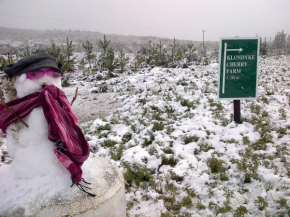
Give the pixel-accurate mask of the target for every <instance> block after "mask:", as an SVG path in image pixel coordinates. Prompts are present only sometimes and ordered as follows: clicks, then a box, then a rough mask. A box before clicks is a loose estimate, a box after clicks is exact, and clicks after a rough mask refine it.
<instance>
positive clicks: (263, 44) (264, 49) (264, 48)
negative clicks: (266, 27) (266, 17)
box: [260, 38, 269, 56]
mask: <svg viewBox="0 0 290 217" xmlns="http://www.w3.org/2000/svg"><path fill="white" fill-rule="evenodd" d="M268 46H269V43H268V42H267V39H266V38H265V40H264V41H263V40H262V38H260V55H263V56H265V55H267V54H268Z"/></svg>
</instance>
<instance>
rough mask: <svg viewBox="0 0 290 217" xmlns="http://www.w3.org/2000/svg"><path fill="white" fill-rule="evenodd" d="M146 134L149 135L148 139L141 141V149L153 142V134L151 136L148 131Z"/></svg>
mask: <svg viewBox="0 0 290 217" xmlns="http://www.w3.org/2000/svg"><path fill="white" fill-rule="evenodd" d="M148 134H149V139H148V138H147V137H146V138H145V139H144V140H143V143H142V147H143V148H144V147H148V146H149V145H151V144H152V142H154V140H155V137H154V134H153V133H152V132H151V131H149V132H148Z"/></svg>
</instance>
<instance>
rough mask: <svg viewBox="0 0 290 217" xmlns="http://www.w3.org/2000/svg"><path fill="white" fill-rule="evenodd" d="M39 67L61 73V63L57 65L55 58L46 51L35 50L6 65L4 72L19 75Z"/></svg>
mask: <svg viewBox="0 0 290 217" xmlns="http://www.w3.org/2000/svg"><path fill="white" fill-rule="evenodd" d="M41 68H53V69H56V70H58V71H59V72H60V73H61V74H62V71H61V65H60V64H59V65H57V63H56V60H55V58H54V57H53V56H51V55H49V54H47V53H46V51H39V52H36V53H34V54H32V55H31V56H29V57H25V58H23V59H21V60H19V61H18V62H16V63H14V64H11V65H8V66H6V67H5V68H4V72H5V73H6V74H7V75H9V76H19V75H21V74H23V73H26V72H29V71H33V70H36V69H41Z"/></svg>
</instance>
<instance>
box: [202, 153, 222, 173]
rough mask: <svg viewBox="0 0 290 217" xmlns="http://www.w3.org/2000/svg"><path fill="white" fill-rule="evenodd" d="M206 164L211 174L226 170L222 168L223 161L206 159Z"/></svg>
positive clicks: (212, 158) (213, 158)
mask: <svg viewBox="0 0 290 217" xmlns="http://www.w3.org/2000/svg"><path fill="white" fill-rule="evenodd" d="M206 163H207V166H208V167H209V168H210V170H211V172H212V173H223V172H225V171H226V168H224V167H223V164H224V161H223V160H220V159H217V158H215V157H214V156H213V157H211V158H208V159H207V162H206Z"/></svg>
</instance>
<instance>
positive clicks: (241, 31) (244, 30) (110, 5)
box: [0, 0, 290, 41]
mask: <svg viewBox="0 0 290 217" xmlns="http://www.w3.org/2000/svg"><path fill="white" fill-rule="evenodd" d="M0 26H2V27H11V28H23V29H24V28H25V29H43V30H45V29H63V30H68V29H71V30H88V31H98V32H101V33H105V34H122V35H137V36H159V37H167V38H173V37H176V38H178V39H188V40H196V41H202V30H206V31H205V40H211V41H213V40H214V41H218V40H219V38H220V37H233V36H240V37H254V36H260V37H267V38H268V39H269V38H270V37H272V39H273V37H274V36H275V34H276V33H277V32H278V31H282V30H284V32H285V33H287V34H290V0H0ZM0 34H1V33H0Z"/></svg>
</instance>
